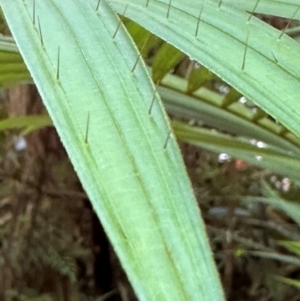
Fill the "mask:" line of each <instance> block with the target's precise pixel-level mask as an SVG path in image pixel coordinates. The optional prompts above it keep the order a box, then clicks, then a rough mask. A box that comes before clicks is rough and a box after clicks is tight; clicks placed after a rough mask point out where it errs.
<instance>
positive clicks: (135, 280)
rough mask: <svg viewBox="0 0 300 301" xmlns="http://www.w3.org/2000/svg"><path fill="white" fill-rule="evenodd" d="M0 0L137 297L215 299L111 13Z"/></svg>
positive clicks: (169, 155)
mask: <svg viewBox="0 0 300 301" xmlns="http://www.w3.org/2000/svg"><path fill="white" fill-rule="evenodd" d="M0 3H1V7H2V9H3V12H4V15H5V17H6V18H7V22H8V24H9V26H10V30H11V31H12V33H13V35H14V38H15V40H16V43H17V45H18V47H19V48H20V51H21V54H22V56H23V57H24V60H25V62H26V64H27V67H28V69H29V71H30V73H31V75H32V77H33V79H34V81H35V83H36V84H37V86H38V89H39V91H40V93H41V96H42V98H43V101H44V103H45V105H46V107H47V109H48V112H49V114H50V116H51V118H52V120H53V123H54V125H55V127H56V129H57V131H58V133H59V135H60V137H61V139H62V141H63V143H64V145H65V147H66V150H67V152H68V154H69V157H70V159H71V161H72V163H73V164H74V167H75V169H76V171H77V173H78V175H79V177H80V179H81V181H82V184H83V186H84V188H85V189H86V191H87V193H88V195H89V197H90V199H91V202H92V204H93V207H94V209H95V211H96V212H97V214H98V216H99V218H100V219H101V222H102V224H103V226H104V228H105V230H106V232H107V234H108V236H109V238H110V240H111V241H112V243H113V246H114V248H115V250H116V252H117V254H118V256H119V258H120V260H121V263H122V265H123V267H124V269H125V271H126V272H127V275H128V277H129V279H130V281H131V283H132V285H133V287H134V289H135V291H136V293H137V295H138V297H139V300H141V301H146V300H147V301H148V300H153V301H154V300H155V301H156V300H157V301H160V300H161V301H166V300H170V301H177V300H178V301H179V300H180V301H191V300H195V301H199V300H205V301H210V300H218V301H219V300H223V293H222V289H221V285H220V281H219V279H218V274H217V271H216V268H215V265H214V262H213V258H212V254H211V251H210V248H209V243H208V239H207V236H206V233H205V229H204V225H203V222H202V221H201V219H200V216H199V210H198V208H197V205H196V202H195V199H194V196H193V193H192V189H191V185H190V182H189V180H188V177H187V175H186V172H185V169H184V165H183V162H182V158H181V156H180V152H179V150H178V146H177V143H176V141H175V139H174V135H173V133H172V132H171V129H170V125H169V124H168V122H167V118H166V115H165V113H164V111H163V109H162V106H161V102H160V99H159V98H158V96H157V93H156V92H155V89H154V86H153V84H152V83H151V81H150V77H149V75H148V73H147V69H146V68H145V66H144V64H143V63H142V61H141V60H140V59H139V55H138V52H137V50H136V48H135V46H134V45H133V43H132V41H131V39H130V38H129V36H128V34H127V32H126V31H125V29H124V27H123V26H122V25H121V23H120V21H119V19H118V18H117V16H116V14H115V13H114V12H113V11H112V10H111V9H110V7H109V6H108V5H107V4H106V2H105V1H104V0H102V1H98V0H97V1H96V0H94V1H92V0H90V1H87V0H64V1H61V0H43V1H32V0H14V1H11V0H0ZM33 5H35V6H33ZM123 9H124V8H123ZM120 25H121V26H120ZM154 95H155V97H154Z"/></svg>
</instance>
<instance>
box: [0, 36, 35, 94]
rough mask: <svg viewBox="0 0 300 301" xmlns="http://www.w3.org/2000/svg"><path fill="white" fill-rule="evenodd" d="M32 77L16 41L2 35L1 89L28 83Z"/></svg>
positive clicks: (0, 37) (0, 40) (0, 43)
mask: <svg viewBox="0 0 300 301" xmlns="http://www.w3.org/2000/svg"><path fill="white" fill-rule="evenodd" d="M28 79H30V75H29V74H28V70H27V68H26V66H25V65H24V62H23V59H22V58H21V57H20V54H19V50H18V48H17V47H16V45H15V43H14V40H13V39H12V38H8V37H2V36H1V35H0V89H3V88H7V87H9V86H11V85H14V84H18V83H22V82H28V81H29V80H28Z"/></svg>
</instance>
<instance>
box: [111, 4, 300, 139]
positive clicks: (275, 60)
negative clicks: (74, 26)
mask: <svg viewBox="0 0 300 301" xmlns="http://www.w3.org/2000/svg"><path fill="white" fill-rule="evenodd" d="M109 3H111V5H112V6H113V8H114V9H115V10H116V11H118V12H119V13H123V11H124V7H126V6H127V9H126V12H125V15H126V17H128V18H131V19H133V20H134V21H136V22H138V23H139V24H141V25H142V26H144V27H145V28H146V29H148V30H150V31H151V32H153V33H155V34H156V35H158V36H159V37H161V38H163V39H164V40H166V41H167V42H168V43H170V44H173V45H174V46H175V47H177V48H178V49H180V50H181V51H183V52H184V53H186V54H188V55H189V56H190V57H191V58H193V59H196V60H197V61H199V62H200V63H201V64H203V65H204V66H205V67H207V68H208V69H210V70H212V71H213V72H214V73H216V75H218V76H219V77H220V78H222V79H224V80H225V81H226V82H228V83H229V84H230V85H232V86H233V87H234V88H236V89H237V90H238V91H240V92H241V93H242V94H243V95H245V96H246V97H247V98H249V99H251V100H252V101H254V102H255V103H256V104H257V105H259V106H260V107H261V108H262V109H264V110H265V111H266V112H267V113H269V114H270V115H271V116H273V117H274V118H275V119H276V120H278V121H280V122H281V123H282V124H283V125H285V126H286V127H287V128H288V129H290V130H291V131H292V132H294V133H295V134H296V135H298V136H299V135H300V122H299V114H298V112H299V111H300V102H299V91H300V45H299V44H298V43H297V42H296V41H294V40H292V39H291V38H290V37H288V36H287V35H285V34H281V32H280V31H278V30H277V29H275V28H272V27H271V26H269V25H267V24H265V23H264V22H262V21H260V20H258V19H257V18H255V17H254V16H251V14H249V13H247V12H244V11H240V10H236V9H234V8H232V7H229V6H228V5H224V6H222V5H219V3H220V1H218V3H216V2H210V1H203V2H201V1H197V2H193V1H187V0H173V1H171V2H170V1H168V0H164V1H157V0H150V1H144V0H136V1H134V2H132V1H130V0H110V1H109ZM147 3H148V5H147ZM170 3H171V5H170Z"/></svg>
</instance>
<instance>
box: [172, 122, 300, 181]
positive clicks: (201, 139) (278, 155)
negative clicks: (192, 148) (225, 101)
mask: <svg viewBox="0 0 300 301" xmlns="http://www.w3.org/2000/svg"><path fill="white" fill-rule="evenodd" d="M172 125H173V128H174V131H175V133H176V136H177V138H178V139H179V140H180V141H184V142H187V143H190V144H193V145H196V146H200V147H202V148H204V149H207V150H210V151H213V152H218V153H221V152H226V153H228V154H229V155H231V156H232V157H235V158H240V159H243V160H245V161H247V162H249V163H251V164H253V165H256V166H258V167H262V168H268V169H270V170H273V171H275V172H277V173H279V174H283V175H285V176H289V177H290V178H292V179H294V180H295V181H297V182H298V183H299V182H300V174H299V170H300V160H299V158H295V157H293V156H290V155H289V153H288V152H284V151H282V150H280V149H276V148H272V147H271V148H258V147H257V146H254V145H252V144H251V143H249V142H248V141H245V140H241V139H237V138H233V137H230V136H228V135H225V134H220V133H216V132H215V131H212V130H206V129H202V128H197V127H192V126H189V125H186V124H184V123H181V122H178V121H174V122H173V123H172Z"/></svg>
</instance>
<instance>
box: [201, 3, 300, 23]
mask: <svg viewBox="0 0 300 301" xmlns="http://www.w3.org/2000/svg"><path fill="white" fill-rule="evenodd" d="M198 1H199V0H198ZM214 1H215V2H218V1H219V0H214ZM222 5H229V6H232V7H235V8H237V9H240V10H244V11H248V12H253V11H254V12H255V13H262V14H266V15H273V16H278V17H284V18H288V19H290V18H293V19H298V20H300V9H299V1H298V0H222Z"/></svg>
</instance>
